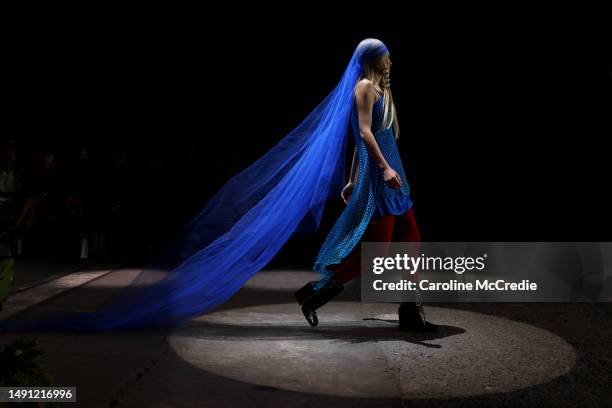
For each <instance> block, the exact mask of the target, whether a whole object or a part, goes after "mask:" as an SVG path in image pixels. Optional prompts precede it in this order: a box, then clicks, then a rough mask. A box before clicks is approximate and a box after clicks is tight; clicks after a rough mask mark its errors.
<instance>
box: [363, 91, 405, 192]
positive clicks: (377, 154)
mask: <svg viewBox="0 0 612 408" xmlns="http://www.w3.org/2000/svg"><path fill="white" fill-rule="evenodd" d="M355 97H356V101H357V113H358V114H359V134H360V136H361V139H362V140H363V143H364V144H365V145H366V147H367V148H368V152H369V153H370V155H371V156H372V157H373V158H374V160H375V161H376V163H377V164H378V167H380V168H381V169H382V170H383V172H384V178H385V182H386V183H387V185H388V186H389V187H391V188H399V187H401V185H402V179H401V178H400V176H399V174H397V172H396V171H395V170H393V169H392V168H391V166H389V163H387V160H385V157H384V156H383V154H382V152H381V151H380V148H379V147H378V143H376V139H375V138H374V134H373V133H372V109H373V106H374V99H375V98H376V93H375V92H374V85H373V84H372V82H370V81H366V80H362V81H359V83H358V84H357V87H356V89H355Z"/></svg>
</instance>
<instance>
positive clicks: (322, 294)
mask: <svg viewBox="0 0 612 408" xmlns="http://www.w3.org/2000/svg"><path fill="white" fill-rule="evenodd" d="M316 284H317V282H316V281H313V282H308V283H307V284H306V285H304V286H303V287H302V288H301V289H299V290H298V291H297V292H295V293H294V295H295V298H296V299H297V301H298V303H299V304H300V305H302V313H303V314H304V317H305V318H306V320H307V321H308V324H310V325H311V326H313V327H314V326H316V325H318V324H319V318H318V317H317V311H316V310H317V309H318V308H320V307H321V306H323V305H324V304H326V303H327V302H329V301H330V300H332V299H333V298H334V297H336V296H337V295H338V294H339V293H340V292H342V291H343V290H344V286H343V285H342V283H340V282H338V281H337V280H335V279H334V278H331V279H330V280H329V281H327V283H325V285H323V286H322V287H321V288H320V289H319V290H315V289H314V287H315V285H316Z"/></svg>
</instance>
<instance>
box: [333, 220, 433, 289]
mask: <svg viewBox="0 0 612 408" xmlns="http://www.w3.org/2000/svg"><path fill="white" fill-rule="evenodd" d="M362 241H365V242H391V241H396V242H420V241H421V234H420V233H419V229H418V227H417V224H416V220H415V219H414V213H413V212H412V208H411V209H410V210H408V211H407V212H406V213H405V214H402V215H383V216H381V217H375V218H372V220H371V221H370V224H369V225H368V228H367V229H366V230H365V232H364V234H363V237H362ZM360 274H361V256H360V252H359V250H356V251H355V252H353V254H351V255H350V256H349V257H348V258H346V259H345V260H344V262H342V263H341V264H340V265H339V266H338V267H337V268H336V269H335V270H334V277H335V278H336V280H337V281H339V282H342V283H346V282H348V281H350V280H352V279H354V278H356V277H358V276H359V275H360Z"/></svg>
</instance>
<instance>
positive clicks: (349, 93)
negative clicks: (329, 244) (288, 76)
mask: <svg viewBox="0 0 612 408" xmlns="http://www.w3.org/2000/svg"><path fill="white" fill-rule="evenodd" d="M386 52H387V48H386V47H385V45H384V44H383V43H382V42H380V41H379V40H375V39H366V40H363V41H362V42H361V43H359V45H358V46H357V48H356V50H355V52H354V53H353V56H352V58H351V60H350V62H349V64H348V66H347V67H346V69H345V71H344V73H343V75H342V77H341V79H340V82H339V83H338V84H337V86H336V87H335V88H334V89H333V90H332V92H331V93H330V94H329V95H328V96H327V97H326V98H325V99H324V100H323V101H322V102H321V103H320V104H319V105H318V106H317V107H316V108H315V109H314V110H313V111H312V112H311V113H310V114H309V115H308V116H307V117H306V118H305V119H304V121H303V122H302V123H301V124H300V125H299V126H298V127H296V128H295V129H294V130H293V131H291V132H290V133H289V134H287V135H286V136H285V137H284V138H283V139H281V140H280V142H278V144H276V145H275V146H274V147H273V148H272V149H271V150H270V151H268V152H267V153H266V154H264V155H263V156H262V157H260V158H259V159H258V160H257V161H256V162H255V163H253V164H252V165H251V166H249V167H248V168H247V169H246V170H244V171H242V172H241V173H239V174H237V175H235V176H233V177H232V178H231V179H230V180H229V181H228V182H227V183H226V184H225V185H224V186H223V187H222V188H221V189H220V190H219V191H218V192H217V193H216V194H215V195H214V196H213V198H212V199H211V200H210V201H209V202H208V204H207V205H206V206H205V207H204V208H203V209H202V211H201V212H200V214H199V215H198V216H197V217H195V218H194V219H193V220H192V221H191V222H190V223H189V225H188V226H187V227H186V229H185V231H184V233H183V234H182V236H181V238H180V239H179V240H178V241H176V242H175V243H174V244H172V245H171V246H170V247H169V248H167V249H166V251H165V252H164V253H163V254H162V255H161V256H160V257H159V258H158V259H157V260H156V261H154V262H153V263H152V264H151V265H149V266H148V267H147V268H145V269H144V270H143V271H142V272H140V274H139V275H138V276H137V277H136V278H135V279H134V280H133V281H132V282H131V283H130V285H128V286H127V287H125V288H124V289H122V290H121V291H120V292H119V293H118V294H117V295H116V296H115V297H114V298H113V299H111V301H110V302H108V303H107V304H106V305H104V306H102V307H101V308H100V309H98V310H96V311H93V312H75V311H62V312H59V311H56V312H52V313H49V314H48V315H46V316H42V317H39V318H36V319H25V318H24V317H19V316H16V317H12V318H9V319H6V320H3V321H0V331H43V330H74V331H109V330H115V329H118V328H129V327H143V326H160V325H175V324H179V323H181V322H185V321H187V320H189V319H191V318H193V317H196V316H199V315H201V314H203V313H205V312H207V311H210V310H211V309H213V308H215V307H217V306H219V305H220V304H222V303H223V302H225V301H227V300H228V299H229V298H230V297H231V296H232V295H233V294H234V293H236V292H237V291H238V289H240V287H241V286H242V285H243V284H244V283H245V282H246V281H247V280H248V279H249V278H251V277H252V276H253V275H254V274H255V273H257V272H258V271H259V270H261V269H262V268H263V267H264V266H265V265H266V264H267V263H268V262H269V261H270V260H271V259H272V258H273V257H274V255H275V254H276V253H277V252H278V251H279V250H280V248H281V247H282V246H283V245H284V244H285V242H286V241H287V240H288V239H289V238H290V237H291V236H292V235H293V234H294V233H295V232H297V231H299V232H301V233H305V232H311V231H314V230H316V229H317V228H318V227H319V223H320V220H321V216H322V213H323V209H324V207H325V203H326V202H327V200H328V198H329V197H331V196H333V195H336V194H339V192H340V191H341V189H342V187H343V184H344V160H345V150H346V142H347V134H348V129H349V121H350V115H351V109H352V98H353V90H354V86H355V84H356V82H357V81H358V79H359V76H360V74H361V71H362V65H363V64H364V63H365V62H367V61H368V60H369V59H371V58H374V57H377V56H379V55H382V54H384V53H386Z"/></svg>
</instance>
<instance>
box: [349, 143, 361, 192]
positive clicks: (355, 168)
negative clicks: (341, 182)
mask: <svg viewBox="0 0 612 408" xmlns="http://www.w3.org/2000/svg"><path fill="white" fill-rule="evenodd" d="M358 175H359V158H358V157H357V148H355V149H354V150H353V164H351V177H350V178H349V182H350V183H353V184H355V183H356V182H357V176H358Z"/></svg>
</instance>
